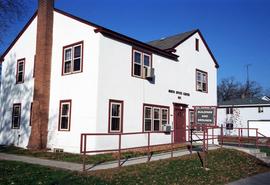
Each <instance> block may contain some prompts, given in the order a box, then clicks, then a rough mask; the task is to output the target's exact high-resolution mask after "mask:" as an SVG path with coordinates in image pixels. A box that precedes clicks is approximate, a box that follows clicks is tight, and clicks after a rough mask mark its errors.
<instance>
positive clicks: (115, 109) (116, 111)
mask: <svg viewBox="0 0 270 185" xmlns="http://www.w3.org/2000/svg"><path fill="white" fill-rule="evenodd" d="M111 114H112V116H119V115H120V105H119V104H112V113H111Z"/></svg>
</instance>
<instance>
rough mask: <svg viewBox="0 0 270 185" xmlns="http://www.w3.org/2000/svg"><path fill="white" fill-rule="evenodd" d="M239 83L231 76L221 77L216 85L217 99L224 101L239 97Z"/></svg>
mask: <svg viewBox="0 0 270 185" xmlns="http://www.w3.org/2000/svg"><path fill="white" fill-rule="evenodd" d="M240 86H241V84H240V83H239V82H237V81H235V79H234V78H233V77H230V78H225V79H223V80H222V81H221V82H220V84H219V85H218V87H217V91H218V92H217V94H218V100H219V101H226V100H231V99H235V98H238V97H240V94H239V89H240Z"/></svg>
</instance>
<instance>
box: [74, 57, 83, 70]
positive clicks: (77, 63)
mask: <svg viewBox="0 0 270 185" xmlns="http://www.w3.org/2000/svg"><path fill="white" fill-rule="evenodd" d="M80 70H81V59H80V58H78V59H75V60H74V64H73V71H80Z"/></svg>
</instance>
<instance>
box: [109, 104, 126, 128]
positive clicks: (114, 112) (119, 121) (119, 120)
mask: <svg viewBox="0 0 270 185" xmlns="http://www.w3.org/2000/svg"><path fill="white" fill-rule="evenodd" d="M122 126H123V101H120V100H110V101H109V132H122Z"/></svg>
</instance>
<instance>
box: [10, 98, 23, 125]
mask: <svg viewBox="0 0 270 185" xmlns="http://www.w3.org/2000/svg"><path fill="white" fill-rule="evenodd" d="M15 106H19V107H20V115H19V127H14V124H13V121H14V107H15ZM21 111H22V104H21V103H14V104H13V106H12V123H11V129H20V127H21V114H22V113H21Z"/></svg>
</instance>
